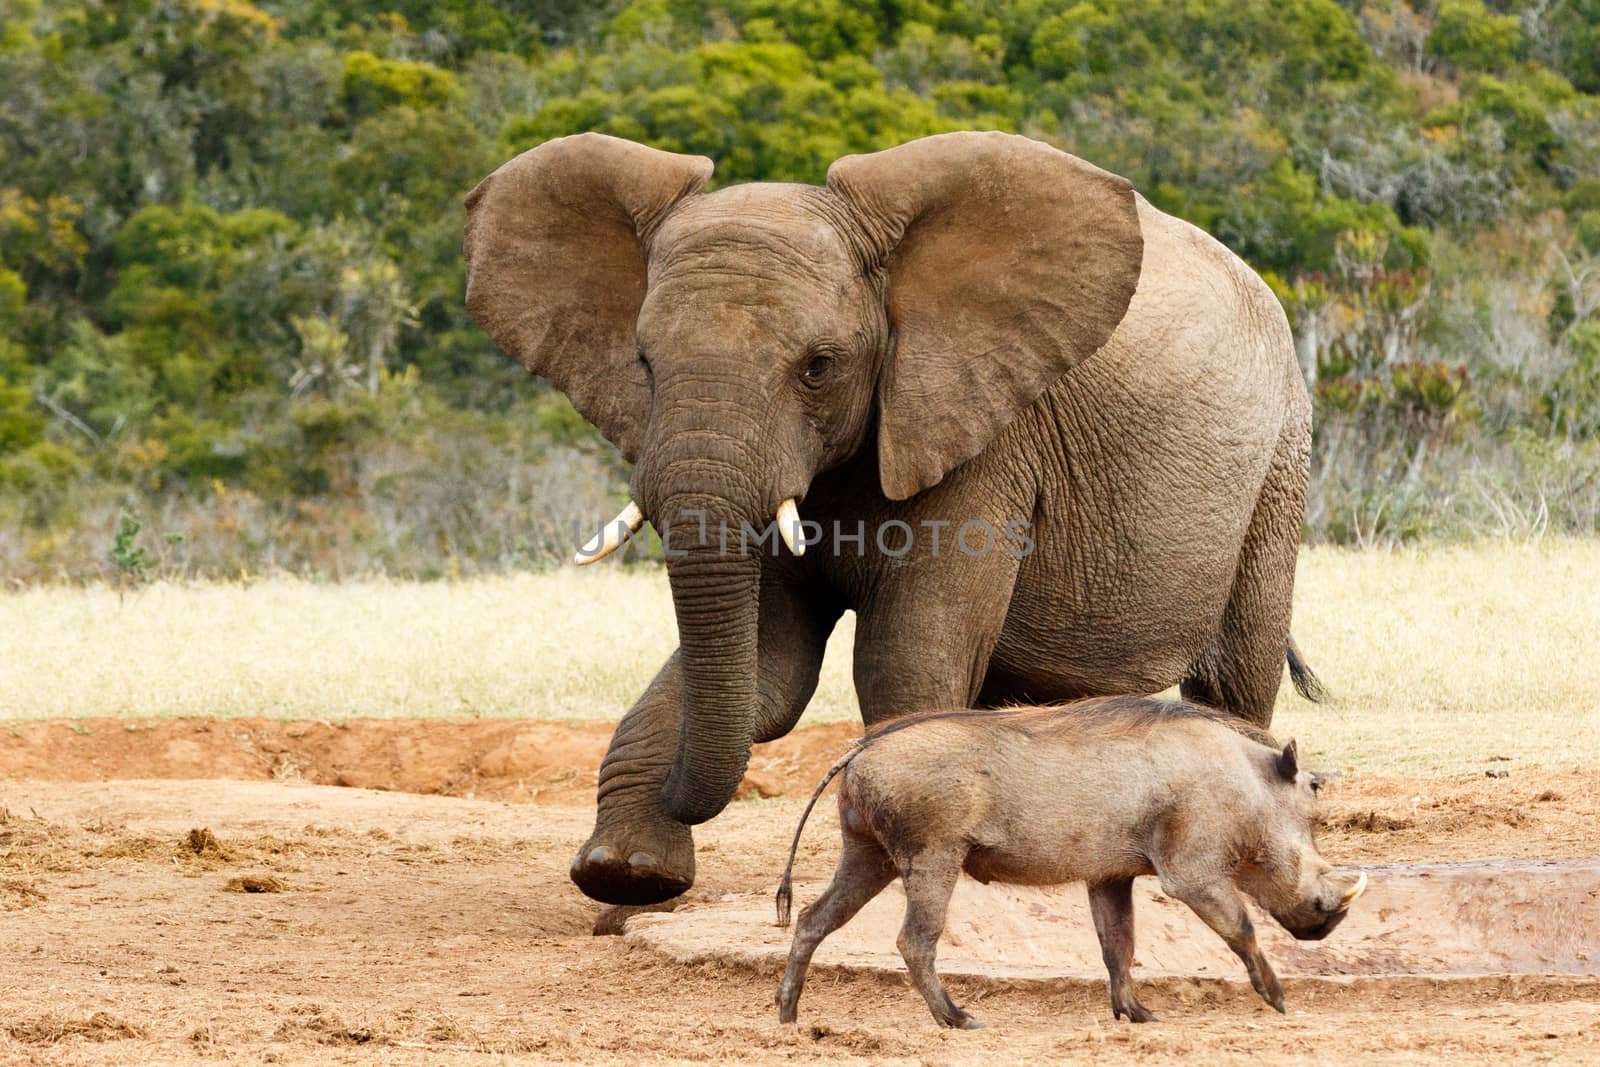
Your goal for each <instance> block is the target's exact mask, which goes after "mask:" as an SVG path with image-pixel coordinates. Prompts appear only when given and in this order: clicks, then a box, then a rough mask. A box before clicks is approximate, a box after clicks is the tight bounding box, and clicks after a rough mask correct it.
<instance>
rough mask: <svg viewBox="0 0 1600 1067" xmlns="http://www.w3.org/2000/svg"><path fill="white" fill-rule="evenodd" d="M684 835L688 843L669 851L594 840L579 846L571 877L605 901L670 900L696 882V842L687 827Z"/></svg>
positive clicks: (650, 901) (594, 895) (594, 897)
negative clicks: (690, 836) (630, 847)
mask: <svg viewBox="0 0 1600 1067" xmlns="http://www.w3.org/2000/svg"><path fill="white" fill-rule="evenodd" d="M683 837H684V838H685V844H686V845H687V847H674V848H672V849H670V851H669V850H668V849H666V848H663V849H660V850H656V849H651V848H632V849H622V848H617V847H613V846H611V845H608V844H595V843H593V842H592V841H591V842H590V843H588V844H585V845H584V846H583V848H581V849H579V850H578V855H577V857H576V858H575V859H574V860H573V861H572V880H573V882H574V883H576V885H577V886H578V888H579V889H581V890H583V892H584V895H585V896H588V897H591V898H593V899H595V900H598V901H600V902H601V903H604V904H632V905H638V904H659V903H661V902H662V901H665V900H671V899H672V898H673V897H676V896H680V895H682V894H683V893H684V892H686V891H687V890H688V889H689V887H690V886H692V885H694V843H693V840H692V839H691V838H689V835H688V832H687V828H685V830H684V833H683ZM672 844H674V845H676V842H672ZM663 853H666V855H665V856H663ZM624 855H625V856H626V857H627V858H626V859H624V858H623V856H624Z"/></svg>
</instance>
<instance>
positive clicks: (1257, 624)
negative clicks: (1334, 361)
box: [1180, 416, 1311, 728]
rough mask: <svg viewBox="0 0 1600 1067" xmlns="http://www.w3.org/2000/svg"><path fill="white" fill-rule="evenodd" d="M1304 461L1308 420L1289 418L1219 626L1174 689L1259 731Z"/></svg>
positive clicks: (1285, 604) (1281, 634)
mask: <svg viewBox="0 0 1600 1067" xmlns="http://www.w3.org/2000/svg"><path fill="white" fill-rule="evenodd" d="M1310 455H1311V427H1310V422H1309V416H1307V417H1306V418H1304V419H1301V418H1294V417H1292V418H1291V419H1290V421H1289V424H1288V425H1286V426H1285V428H1284V435H1283V437H1282V438H1281V439H1280V440H1279V442H1278V449H1277V452H1276V453H1275V454H1274V455H1273V458H1272V466H1271V468H1270V469H1269V470H1268V471H1267V478H1266V481H1265V482H1264V483H1263V485H1262V487H1261V495H1260V496H1259V497H1258V498H1257V499H1256V508H1255V512H1254V514H1253V515H1252V516H1251V519H1250V526H1249V529H1248V530H1247V532H1246V534H1245V539H1244V547H1243V549H1242V550H1241V551H1240V553H1239V565H1238V569H1237V570H1236V571H1235V572H1234V579H1233V591H1232V593H1231V594H1230V595H1229V597H1228V606H1227V608H1226V609H1225V610H1224V611H1223V615H1222V625H1221V627H1220V628H1219V630H1218V633H1217V636H1216V638H1215V640H1214V641H1213V642H1212V644H1211V646H1210V647H1209V648H1208V649H1207V650H1206V652H1205V654H1204V655H1203V656H1202V657H1201V658H1200V660H1199V662H1197V663H1196V664H1195V665H1194V666H1193V667H1191V668H1190V672H1189V675H1188V676H1187V677H1186V678H1184V680H1183V683H1182V685H1181V686H1180V688H1181V690H1182V692H1183V695H1184V697H1185V699H1188V700H1193V701H1195V702H1197V703H1200V704H1208V705H1210V706H1211V707H1214V708H1220V709H1222V710H1224V711H1228V712H1232V713H1233V714H1235V715H1238V716H1239V717H1240V718H1243V719H1246V720H1248V721H1249V722H1252V723H1255V724H1256V725H1257V726H1261V727H1263V728H1265V727H1268V726H1271V725H1272V709H1273V705H1274V704H1275V703H1276V702H1277V699H1278V687H1279V685H1280V684H1281V683H1282V681H1283V668H1284V663H1285V656H1286V655H1287V653H1288V648H1289V621H1290V614H1291V608H1292V601H1293V599H1294V572H1295V564H1296V562H1297V560H1298V558H1299V552H1300V531H1301V527H1302V526H1303V525H1304V523H1305V501H1306V479H1307V477H1308V470H1309V465H1310Z"/></svg>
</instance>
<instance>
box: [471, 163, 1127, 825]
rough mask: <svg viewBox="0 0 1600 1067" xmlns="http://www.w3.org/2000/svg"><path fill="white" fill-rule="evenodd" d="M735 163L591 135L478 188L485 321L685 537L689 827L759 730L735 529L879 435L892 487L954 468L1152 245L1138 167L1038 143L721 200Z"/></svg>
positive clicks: (801, 494) (1077, 345) (1078, 342)
mask: <svg viewBox="0 0 1600 1067" xmlns="http://www.w3.org/2000/svg"><path fill="white" fill-rule="evenodd" d="M711 171H712V164H711V161H710V160H708V159H704V158H701V157H698V156H684V155H674V154H671V153H667V152H659V151H656V150H654V149H650V148H645V147H643V146H641V145H637V144H633V143H631V142H629V141H623V140H618V139H616V138H612V137H606V136H601V135H598V134H580V135H578V136H574V137H564V138H561V139H559V140H555V141H550V142H548V143H546V144H543V145H540V146H539V147H538V148H535V149H532V150H531V151H528V152H525V153H523V154H522V155H520V156H518V157H517V158H515V159H513V160H512V161H510V162H509V163H507V164H505V165H504V166H502V167H501V168H500V169H499V170H497V171H495V172H494V173H493V174H492V175H490V176H489V177H488V178H486V179H485V180H484V181H483V182H482V183H481V184H480V185H479V186H478V187H477V188H476V189H474V190H473V192H472V193H471V195H470V196H469V197H468V198H467V207H468V219H467V230H466V256H467V271H468V274H467V304H468V307H469V308H470V309H471V311H472V314H473V315H474V316H475V317H476V318H477V320H478V321H479V322H480V323H481V324H482V325H483V327H484V329H485V330H487V331H488V333H489V334H490V336H491V337H493V338H494V340H495V341H496V342H497V343H498V344H499V345H500V346H501V347H502V348H504V349H505V350H506V351H507V352H509V353H511V354H512V355H514V356H516V358H517V359H518V360H520V361H521V362H522V363H523V365H524V366H526V367H527V368H528V369H529V370H530V371H532V372H533V373H535V374H538V375H541V376H542V377H544V378H547V379H549V380H550V382H551V383H552V384H554V385H555V386H556V387H557V388H559V389H561V390H562V391H563V392H564V393H566V394H567V396H568V397H569V398H571V400H572V403H573V405H574V406H575V407H576V408H577V409H578V411H579V412H581V413H582V414H583V415H584V416H585V417H586V418H588V419H589V420H590V421H591V422H593V423H594V424H595V425H596V426H597V427H599V429H600V431H601V433H603V434H605V436H606V437H607V438H608V439H609V440H610V441H611V442H613V443H614V444H615V445H616V446H617V447H618V448H619V449H620V450H621V452H622V455H623V456H624V458H626V459H627V460H629V461H631V462H632V463H634V464H635V468H634V475H633V485H632V489H633V498H634V500H635V501H636V502H637V505H638V508H637V512H635V514H634V517H635V518H636V519H637V518H649V519H651V520H652V521H654V522H655V524H656V525H657V527H658V528H661V527H662V525H663V520H665V523H666V525H667V528H668V530H669V533H668V534H667V538H668V548H669V550H671V553H670V554H671V555H672V556H673V557H675V558H670V559H669V562H668V574H669V578H670V581H671V584H672V592H673V598H674V601H675V603H676V610H677V617H678V629H679V636H680V639H681V656H682V666H683V671H684V676H685V681H686V689H685V694H686V695H685V707H684V717H683V729H682V735H681V737H680V742H679V749H678V756H677V762H676V764H675V766H674V769H673V772H672V774H671V775H670V776H669V777H668V780H667V783H666V786H665V792H664V797H663V799H664V802H665V804H666V808H667V811H668V812H669V813H671V814H672V815H673V816H674V817H675V818H678V819H680V820H682V821H683V822H686V823H696V822H702V821H704V820H706V819H709V818H711V817H712V816H713V815H715V814H716V813H717V812H718V811H720V810H721V809H722V808H723V806H724V805H725V804H726V803H727V801H728V800H729V798H730V797H731V796H732V795H733V792H734V790H735V789H736V788H737V786H738V783H739V780H740V778H741V776H742V775H743V772H744V768H745V763H746V761H747V759H748V757H749V748H750V743H751V738H752V732H753V729H754V724H753V716H754V707H755V679H756V629H757V627H756V612H757V595H758V590H759V575H760V571H759V566H760V564H759V559H758V558H757V557H756V556H755V555H753V554H752V553H750V552H745V551H738V550H734V549H733V548H730V549H728V550H724V549H723V547H722V545H721V544H720V543H719V539H718V537H717V533H716V531H717V530H718V529H719V528H725V529H729V530H732V531H739V530H740V529H741V528H742V526H743V525H746V524H747V525H749V526H750V527H752V528H754V529H762V528H764V527H765V526H766V525H767V523H768V522H769V521H770V520H771V518H772V516H773V515H774V514H775V513H776V512H777V511H778V509H779V508H780V506H784V505H785V504H786V502H790V501H803V500H804V498H805V495H806V490H807V488H808V487H809V486H810V485H811V482H812V479H813V478H815V477H816V476H817V474H818V473H819V472H822V471H826V470H828V469H830V468H832V467H836V466H838V465H839V464H841V463H843V462H844V461H845V460H847V459H849V458H850V457H851V456H852V455H853V454H854V453H856V452H857V451H858V450H859V449H860V448H861V447H862V446H863V444H864V443H865V442H867V441H868V440H875V441H876V449H877V458H878V472H879V478H880V482H881V487H882V491H883V493H884V495H885V496H887V497H889V498H890V499H892V500H902V499H905V498H907V497H910V496H912V495H913V494H916V493H918V492H921V491H922V490H924V489H927V488H928V487H929V486H932V485H934V484H935V483H937V482H938V481H939V480H940V479H941V478H943V477H944V476H945V474H947V473H948V472H949V471H950V470H951V469H952V468H954V467H955V466H957V465H958V464H960V463H962V462H964V461H966V460H968V459H970V458H972V457H973V456H974V455H976V454H977V453H978V452H979V451H980V450H982V449H983V448H984V446H985V445H986V444H988V443H989V442H990V441H991V440H992V439H993V438H994V436H995V435H996V434H997V433H998V432H999V431H1000V430H1001V429H1002V428H1003V427H1004V426H1005V425H1006V424H1007V423H1008V422H1009V421H1010V420H1011V419H1012V418H1013V417H1015V416H1016V415H1017V414H1018V413H1019V412H1021V411H1023V410H1024V409H1026V408H1027V407H1029V406H1030V405H1031V404H1032V403H1033V402H1034V401H1035V400H1036V399H1037V398H1038V397H1039V395H1040V394H1041V393H1042V392H1043V391H1044V390H1045V389H1046V388H1047V387H1049V386H1050V385H1051V384H1052V383H1053V382H1054V381H1056V379H1058V378H1059V377H1060V376H1061V375H1062V374H1064V373H1065V372H1066V371H1067V370H1068V369H1069V368H1071V367H1072V366H1073V365H1074V364H1076V363H1077V362H1079V361H1080V360H1082V359H1084V358H1085V357H1086V356H1088V355H1089V354H1091V353H1092V352H1094V351H1095V350H1096V349H1097V348H1099V347H1100V346H1101V345H1102V344H1104V343H1105V341H1106V339H1107V338H1108V337H1109V336H1110V335H1111V333H1112V331H1113V330H1114V329H1115V328H1116V326H1117V324H1118V323H1119V322H1120V321H1121V319H1122V316H1123V313H1124V312H1125V310H1126V309H1127V306H1128V302H1129V300H1130V299H1131V298H1132V296H1133V291H1134V288H1135V285H1136V284H1137V282H1138V278H1139V269H1140V262H1141V259H1142V255H1143V241H1142V238H1141V235H1140V230H1139V223H1138V217H1137V213H1136V207H1135V202H1134V195H1133V191H1132V189H1131V188H1130V186H1129V185H1128V183H1127V182H1126V181H1124V180H1123V179H1121V178H1118V177H1115V176H1113V175H1111V174H1107V173H1106V172H1104V171H1101V170H1099V169H1097V168H1095V167H1092V166H1090V165H1089V164H1087V163H1084V162H1083V161H1082V160H1079V159H1076V158H1074V157H1072V156H1069V155H1066V154H1065V153H1062V152H1059V151H1056V150H1055V149H1053V148H1050V147H1048V146H1046V145H1044V144H1041V143H1039V142H1037V141H1031V140H1028V139H1026V138H1022V137H1015V136H1010V135H1006V134H998V133H953V134H945V135H942V136H938V137H929V138H925V139H923V140H920V141H914V142H912V143H910V144H906V145H903V146H901V147H899V148H893V149H889V150H888V151H884V152H877V153H874V154H872V155H862V156H849V157H846V158H844V159H841V160H839V161H838V162H837V163H835V164H834V165H833V166H832V167H831V168H830V169H829V171H828V183H827V185H826V186H825V187H820V188H819V187H816V186H807V185H780V184H765V183H761V184H751V185H736V186H730V187H728V188H724V189H721V190H718V191H716V192H712V193H706V192H704V191H703V187H704V186H705V184H706V182H707V180H708V179H709V178H710V177H711ZM694 512H703V513H704V515H705V517H706V518H705V524H704V526H702V525H701V523H700V522H699V521H698V520H697V519H690V518H688V516H689V515H690V514H691V513H694ZM702 529H704V530H706V531H707V532H708V534H709V536H706V537H702V536H701V530H702Z"/></svg>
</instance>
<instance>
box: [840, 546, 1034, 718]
mask: <svg viewBox="0 0 1600 1067" xmlns="http://www.w3.org/2000/svg"><path fill="white" fill-rule="evenodd" d="M1018 565H1019V560H1018V559H1017V558H1016V557H1014V556H1011V555H1008V554H1007V553H1005V552H1002V551H994V552H990V553H986V554H984V555H982V556H967V555H963V554H959V553H956V552H952V553H949V554H946V555H941V556H937V557H933V556H924V557H923V558H920V559H918V560H917V561H916V565H915V566H913V567H906V568H904V569H901V570H898V571H890V572H889V573H888V574H886V575H885V576H884V577H883V578H882V579H881V580H880V581H879V583H878V585H877V588H875V589H874V590H873V593H872V596H871V597H870V599H869V601H868V602H867V603H865V604H862V605H861V606H859V607H858V608H857V609H856V643H855V683H856V696H857V697H858V698H859V700H860V702H861V717H862V719H863V720H864V722H865V723H866V725H868V726H871V725H873V724H874V723H878V722H882V721H884V720H885V719H891V718H894V717H896V716H898V715H904V714H907V713H909V712H916V711H936V710H942V709H948V708H964V707H971V706H972V705H974V704H975V703H977V701H978V694H979V692H980V691H981V690H982V689H983V685H984V681H985V678H986V676H987V674H988V670H989V657H990V654H991V653H993V651H994V647H995V644H996V643H997V642H998V641H999V639H1000V631H1001V628H1002V627H1003V626H1004V625H1005V621H1006V610H1007V608H1008V606H1009V605H1010V603H1011V595H1012V590H1013V589H1014V588H1015V586H1016V580H1017V571H1018Z"/></svg>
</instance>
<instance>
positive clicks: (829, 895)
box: [778, 832, 895, 1023]
mask: <svg viewBox="0 0 1600 1067" xmlns="http://www.w3.org/2000/svg"><path fill="white" fill-rule="evenodd" d="M894 876H895V869H894V863H893V862H891V861H890V859H889V856H888V853H886V852H884V851H883V848H882V846H880V845H879V844H878V842H877V841H875V840H873V839H872V838H870V837H866V836H863V835H860V834H852V833H849V832H846V833H845V835H844V848H843V850H842V851H841V852H840V855H839V868H838V869H837V870H836V871H834V872H833V881H832V882H829V883H828V888H826V889H824V890H823V891H822V895H821V896H819V897H817V899H816V900H814V901H813V902H812V903H811V904H810V905H809V906H808V907H806V908H805V910H803V911H801V912H800V920H799V922H797V923H796V924H795V930H794V941H793V943H792V944H791V945H790V946H789V965H788V966H787V967H786V968H785V969H784V972H783V982H782V983H781V984H780V985H779V986H778V1021H779V1022H784V1023H792V1022H794V1021H795V1017H796V1015H797V1014H798V1011H799V1003H800V993H801V991H802V990H803V989H805V984H806V968H808V967H810V966H811V954H812V953H814V952H816V950H817V946H818V945H820V944H822V939H823V938H825V937H827V936H828V935H829V934H831V933H833V932H834V931H835V930H837V929H839V927H841V926H843V925H844V924H845V923H847V922H849V921H850V919H851V917H852V916H854V915H855V913H856V912H858V911H860V910H861V909H862V907H863V906H865V904H866V903H867V901H869V900H871V899H872V898H873V897H875V896H877V895H878V894H879V893H880V892H882V891H883V887H884V886H886V885H888V884H889V883H890V882H892V881H894Z"/></svg>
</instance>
